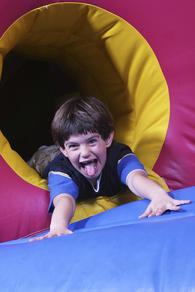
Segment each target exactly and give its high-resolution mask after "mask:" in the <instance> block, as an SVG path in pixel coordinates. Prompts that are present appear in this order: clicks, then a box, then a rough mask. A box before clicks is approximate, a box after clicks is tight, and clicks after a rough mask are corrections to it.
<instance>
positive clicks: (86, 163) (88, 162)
mask: <svg viewBox="0 0 195 292" xmlns="http://www.w3.org/2000/svg"><path fill="white" fill-rule="evenodd" d="M96 162H97V159H93V160H88V161H83V162H80V164H81V165H82V166H83V167H84V166H86V165H89V164H92V163H96Z"/></svg>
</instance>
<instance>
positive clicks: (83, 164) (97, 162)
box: [60, 133, 113, 182]
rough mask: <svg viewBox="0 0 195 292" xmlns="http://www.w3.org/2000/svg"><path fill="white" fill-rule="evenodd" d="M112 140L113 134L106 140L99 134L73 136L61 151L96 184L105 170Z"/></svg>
mask: <svg viewBox="0 0 195 292" xmlns="http://www.w3.org/2000/svg"><path fill="white" fill-rule="evenodd" d="M112 140H113V133H111V134H110V136H109V137H108V139H106V140H103V139H102V137H101V136H100V134H98V133H87V134H78V135H71V136H70V138H69V139H68V140H66V141H65V143H64V149H62V148H60V150H61V152H62V153H63V154H64V155H65V156H66V157H67V158H68V159H69V160H70V162H71V163H72V165H73V166H74V167H75V168H76V169H77V170H78V171H79V172H80V173H81V174H82V175H84V176H85V177H86V178H87V179H88V180H89V181H91V182H95V181H96V180H97V178H98V177H99V175H100V174H101V172H102V169H103V168H104V165H105V163H106V158H107V148H108V147H109V146H110V145H111V143H112Z"/></svg>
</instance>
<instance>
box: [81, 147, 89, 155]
mask: <svg viewBox="0 0 195 292" xmlns="http://www.w3.org/2000/svg"><path fill="white" fill-rule="evenodd" d="M80 151H81V152H80V154H81V156H82V157H88V156H89V154H90V150H89V147H88V146H87V145H82V146H81V148H80Z"/></svg>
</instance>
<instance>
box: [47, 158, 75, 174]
mask: <svg viewBox="0 0 195 292" xmlns="http://www.w3.org/2000/svg"><path fill="white" fill-rule="evenodd" d="M71 166H72V165H71V163H70V162H69V160H68V159H67V158H66V157H65V156H64V155H63V154H62V153H60V154H58V155H57V156H56V157H55V158H54V159H53V160H52V161H51V162H49V163H48V165H47V166H46V168H45V170H44V173H43V177H44V178H47V176H48V173H49V172H50V171H59V172H66V171H67V170H69V169H70V168H71Z"/></svg>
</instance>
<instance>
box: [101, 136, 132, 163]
mask: <svg viewBox="0 0 195 292" xmlns="http://www.w3.org/2000/svg"><path fill="white" fill-rule="evenodd" d="M129 153H132V151H131V148H130V147H129V146H128V145H126V144H123V143H119V142H116V141H113V142H112V144H111V146H110V147H109V148H108V157H107V159H108V160H110V161H115V160H116V161H118V160H119V159H121V158H122V157H123V156H125V155H127V154H129Z"/></svg>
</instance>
